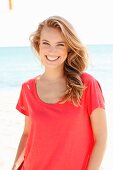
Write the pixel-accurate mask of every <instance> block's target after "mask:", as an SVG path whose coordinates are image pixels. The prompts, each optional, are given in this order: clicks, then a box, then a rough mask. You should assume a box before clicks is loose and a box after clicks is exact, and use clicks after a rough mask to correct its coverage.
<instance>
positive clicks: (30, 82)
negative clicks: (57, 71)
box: [22, 75, 40, 89]
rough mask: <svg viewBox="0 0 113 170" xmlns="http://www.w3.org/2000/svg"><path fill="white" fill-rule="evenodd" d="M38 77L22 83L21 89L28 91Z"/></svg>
mask: <svg viewBox="0 0 113 170" xmlns="http://www.w3.org/2000/svg"><path fill="white" fill-rule="evenodd" d="M39 76H40V75H38V76H35V77H33V78H30V79H27V80H25V81H24V82H23V83H22V87H23V88H28V89H30V88H32V87H33V86H34V84H35V82H36V79H37V78H38V77H39Z"/></svg>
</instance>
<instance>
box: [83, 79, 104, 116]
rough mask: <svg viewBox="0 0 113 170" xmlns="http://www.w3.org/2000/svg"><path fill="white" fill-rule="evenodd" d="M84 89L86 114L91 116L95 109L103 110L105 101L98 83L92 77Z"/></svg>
mask: <svg viewBox="0 0 113 170" xmlns="http://www.w3.org/2000/svg"><path fill="white" fill-rule="evenodd" d="M86 88H87V95H86V103H87V111H88V114H89V115H91V113H92V111H93V110H95V109H96V108H103V109H105V100H104V97H103V92H102V88H101V86H100V83H99V82H98V81H97V80H96V79H95V78H93V77H92V78H91V79H90V81H89V82H88V86H87V87H86Z"/></svg>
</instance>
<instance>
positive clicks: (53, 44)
mask: <svg viewBox="0 0 113 170" xmlns="http://www.w3.org/2000/svg"><path fill="white" fill-rule="evenodd" d="M39 54H40V58H41V61H42V63H43V65H44V66H45V72H44V73H43V74H42V75H41V77H40V79H39V80H38V83H37V93H38V95H39V97H40V99H41V100H42V101H43V102H46V103H56V102H58V101H59V100H60V97H62V96H63V93H64V91H65V89H66V78H65V75H64V72H63V67H64V61H65V60H66V58H67V54H68V46H67V45H66V43H65V41H64V38H63V36H62V34H61V33H60V31H59V30H58V29H54V28H49V27H44V28H43V30H42V32H41V38H40V45H39ZM45 84H46V87H45ZM54 89H55V90H54ZM90 119H91V126H92V130H93V134H94V138H95V145H94V149H93V152H92V155H91V157H90V161H89V165H88V169H87V170H99V167H100V164H101V161H102V158H103V155H104V151H105V146H106V138H107V127H106V117H105V110H104V109H102V108H97V109H95V110H94V111H93V113H92V114H91V117H90ZM30 124H31V123H30V119H29V117H27V116H25V127H24V131H23V135H22V137H21V140H20V144H19V147H18V151H17V156H16V159H15V162H14V166H13V169H12V170H16V168H15V167H16V165H18V162H19V161H18V160H19V157H20V155H21V153H22V156H21V157H22V159H23V156H24V148H25V144H26V140H27V137H28V135H29V131H30Z"/></svg>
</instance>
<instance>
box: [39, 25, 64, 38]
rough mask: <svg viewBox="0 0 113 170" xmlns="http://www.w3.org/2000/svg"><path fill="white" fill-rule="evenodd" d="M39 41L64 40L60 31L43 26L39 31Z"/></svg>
mask: <svg viewBox="0 0 113 170" xmlns="http://www.w3.org/2000/svg"><path fill="white" fill-rule="evenodd" d="M40 39H41V40H42V39H45V40H49V39H50V40H51V39H54V40H58V41H59V40H60V41H61V40H64V37H63V34H62V32H61V30H60V29H58V28H52V27H47V26H45V27H44V28H43V29H42V31H41V35H40Z"/></svg>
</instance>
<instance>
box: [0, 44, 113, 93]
mask: <svg viewBox="0 0 113 170" xmlns="http://www.w3.org/2000/svg"><path fill="white" fill-rule="evenodd" d="M87 49H88V53H89V61H90V62H89V67H88V69H87V70H86V71H87V72H89V73H90V74H92V75H93V76H95V77H96V78H97V79H98V80H99V81H101V82H102V85H103V86H104V85H105V86H106V83H108V84H111V86H112V83H113V80H112V77H113V45H112V44H110V45H108V44H107V45H105V44H104V45H87ZM43 70H44V68H43V66H42V65H41V63H40V60H39V58H38V57H37V56H36V55H35V54H34V52H33V50H32V49H31V48H30V47H1V48H0V90H1V89H2V90H3V89H4V88H5V89H6V88H14V87H18V86H20V85H21V83H22V82H24V81H25V80H26V79H29V78H31V77H34V76H36V75H38V74H40V73H41V72H43Z"/></svg>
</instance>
